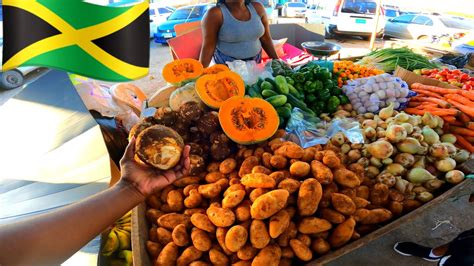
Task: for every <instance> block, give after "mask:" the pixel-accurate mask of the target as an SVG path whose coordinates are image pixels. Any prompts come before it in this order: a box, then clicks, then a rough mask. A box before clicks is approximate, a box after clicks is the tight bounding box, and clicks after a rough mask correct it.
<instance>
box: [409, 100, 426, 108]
mask: <svg viewBox="0 0 474 266" xmlns="http://www.w3.org/2000/svg"><path fill="white" fill-rule="evenodd" d="M422 104H423V103H422V102H417V101H416V100H412V99H410V101H409V102H408V107H417V106H420V105H422Z"/></svg>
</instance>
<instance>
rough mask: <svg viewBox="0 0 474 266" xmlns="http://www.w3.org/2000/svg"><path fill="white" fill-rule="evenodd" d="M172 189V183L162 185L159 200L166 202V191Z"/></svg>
mask: <svg viewBox="0 0 474 266" xmlns="http://www.w3.org/2000/svg"><path fill="white" fill-rule="evenodd" d="M173 189H174V187H173V186H172V185H169V186H166V187H164V188H163V189H162V190H161V193H160V200H161V202H166V198H167V197H168V192H170V191H171V190H173Z"/></svg>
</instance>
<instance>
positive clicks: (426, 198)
mask: <svg viewBox="0 0 474 266" xmlns="http://www.w3.org/2000/svg"><path fill="white" fill-rule="evenodd" d="M433 197H434V196H433V194H431V193H430V192H428V191H424V192H421V193H420V194H418V195H417V196H416V199H418V200H419V201H421V202H428V201H430V200H432V199H433Z"/></svg>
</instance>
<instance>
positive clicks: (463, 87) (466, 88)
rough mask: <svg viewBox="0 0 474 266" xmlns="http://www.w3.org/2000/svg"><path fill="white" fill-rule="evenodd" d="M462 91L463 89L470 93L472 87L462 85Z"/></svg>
mask: <svg viewBox="0 0 474 266" xmlns="http://www.w3.org/2000/svg"><path fill="white" fill-rule="evenodd" d="M462 89H463V90H468V91H470V90H472V85H470V84H464V85H463V86H462Z"/></svg>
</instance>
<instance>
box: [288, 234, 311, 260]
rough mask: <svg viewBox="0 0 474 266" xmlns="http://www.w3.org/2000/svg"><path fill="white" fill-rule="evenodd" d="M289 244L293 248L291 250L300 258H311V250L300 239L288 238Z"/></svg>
mask: <svg viewBox="0 0 474 266" xmlns="http://www.w3.org/2000/svg"><path fill="white" fill-rule="evenodd" d="M290 246H291V249H293V252H294V253H295V255H296V257H298V258H299V259H300V260H302V261H309V260H311V259H312V258H313V253H312V252H311V250H310V249H309V248H308V247H307V246H306V245H305V244H303V242H301V241H300V240H298V239H292V240H290Z"/></svg>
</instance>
